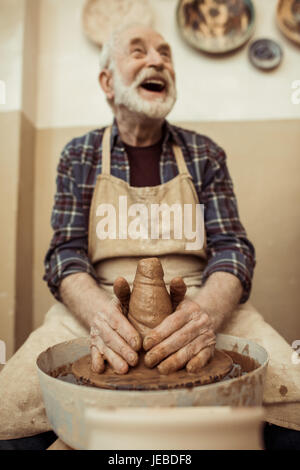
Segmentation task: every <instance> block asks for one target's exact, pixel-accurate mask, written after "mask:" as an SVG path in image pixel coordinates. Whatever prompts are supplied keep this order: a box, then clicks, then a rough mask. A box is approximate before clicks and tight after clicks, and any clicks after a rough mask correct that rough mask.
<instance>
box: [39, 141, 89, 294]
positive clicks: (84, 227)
mask: <svg viewBox="0 0 300 470" xmlns="http://www.w3.org/2000/svg"><path fill="white" fill-rule="evenodd" d="M51 225H52V228H53V230H54V234H53V237H52V240H51V243H50V247H49V250H48V252H47V254H46V257H45V262H44V263H45V275H44V278H43V279H44V280H45V281H46V282H47V284H48V286H49V288H50V291H51V292H52V294H53V295H54V297H55V298H56V299H58V300H61V299H60V296H59V285H60V283H61V281H62V279H64V278H65V277H67V276H69V275H70V274H74V273H77V272H86V273H88V274H90V275H91V276H93V277H94V278H95V279H96V280H97V275H96V272H95V270H94V268H93V266H92V264H91V262H90V260H89V257H88V217H87V216H86V214H85V212H84V209H83V204H82V195H81V191H80V189H79V187H78V185H77V184H76V181H75V178H74V174H73V169H72V145H71V144H68V145H67V146H66V147H65V148H64V150H63V152H62V154H61V157H60V161H59V164H58V168H57V179H56V194H55V198H54V207H53V211H52V216H51Z"/></svg>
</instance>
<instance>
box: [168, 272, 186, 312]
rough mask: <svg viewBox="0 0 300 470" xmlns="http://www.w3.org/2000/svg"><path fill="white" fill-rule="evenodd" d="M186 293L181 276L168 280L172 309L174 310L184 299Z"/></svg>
mask: <svg viewBox="0 0 300 470" xmlns="http://www.w3.org/2000/svg"><path fill="white" fill-rule="evenodd" d="M185 293H186V285H185V282H184V280H183V279H182V277H175V278H174V279H172V281H171V282H170V297H171V302H172V307H173V311H174V310H176V308H177V306H178V304H180V302H181V301H182V300H183V299H184V296H185Z"/></svg>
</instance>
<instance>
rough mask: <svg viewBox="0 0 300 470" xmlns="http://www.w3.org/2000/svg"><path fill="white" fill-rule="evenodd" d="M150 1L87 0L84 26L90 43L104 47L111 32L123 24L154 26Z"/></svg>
mask: <svg viewBox="0 0 300 470" xmlns="http://www.w3.org/2000/svg"><path fill="white" fill-rule="evenodd" d="M153 18H154V15H153V10H152V8H151V5H150V2H149V0H109V1H108V0H86V2H85V5H84V8H83V12H82V26H83V30H84V32H85V34H86V35H87V37H88V38H89V39H90V41H92V42H94V43H96V44H97V45H98V46H99V47H102V45H103V43H104V42H105V41H106V40H107V39H108V38H109V36H110V34H111V32H112V31H113V30H114V29H115V28H118V27H120V26H121V25H122V24H130V23H139V24H144V25H146V26H151V25H152V24H153Z"/></svg>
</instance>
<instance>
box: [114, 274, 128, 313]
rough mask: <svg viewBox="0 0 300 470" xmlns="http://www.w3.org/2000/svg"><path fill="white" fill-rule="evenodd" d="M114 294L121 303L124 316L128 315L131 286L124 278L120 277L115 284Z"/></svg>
mask: <svg viewBox="0 0 300 470" xmlns="http://www.w3.org/2000/svg"><path fill="white" fill-rule="evenodd" d="M114 293H115V295H116V296H117V298H118V299H119V301H120V302H121V306H122V310H123V313H124V315H128V310H129V301H130V286H129V284H128V282H127V281H126V279H125V278H124V277H118V278H117V279H116V280H115V282H114Z"/></svg>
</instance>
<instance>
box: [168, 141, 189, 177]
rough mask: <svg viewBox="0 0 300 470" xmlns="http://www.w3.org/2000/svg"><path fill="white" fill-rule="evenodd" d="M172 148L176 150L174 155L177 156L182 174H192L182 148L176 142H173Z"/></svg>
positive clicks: (179, 170)
mask: <svg viewBox="0 0 300 470" xmlns="http://www.w3.org/2000/svg"><path fill="white" fill-rule="evenodd" d="M172 148H173V152H174V155H175V158H176V163H177V166H178V172H179V173H180V174H181V175H182V174H183V173H185V174H187V175H190V172H189V170H188V168H187V166H186V162H185V159H184V156H183V153H182V150H181V148H180V147H179V146H178V145H176V144H173V146H172Z"/></svg>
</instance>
